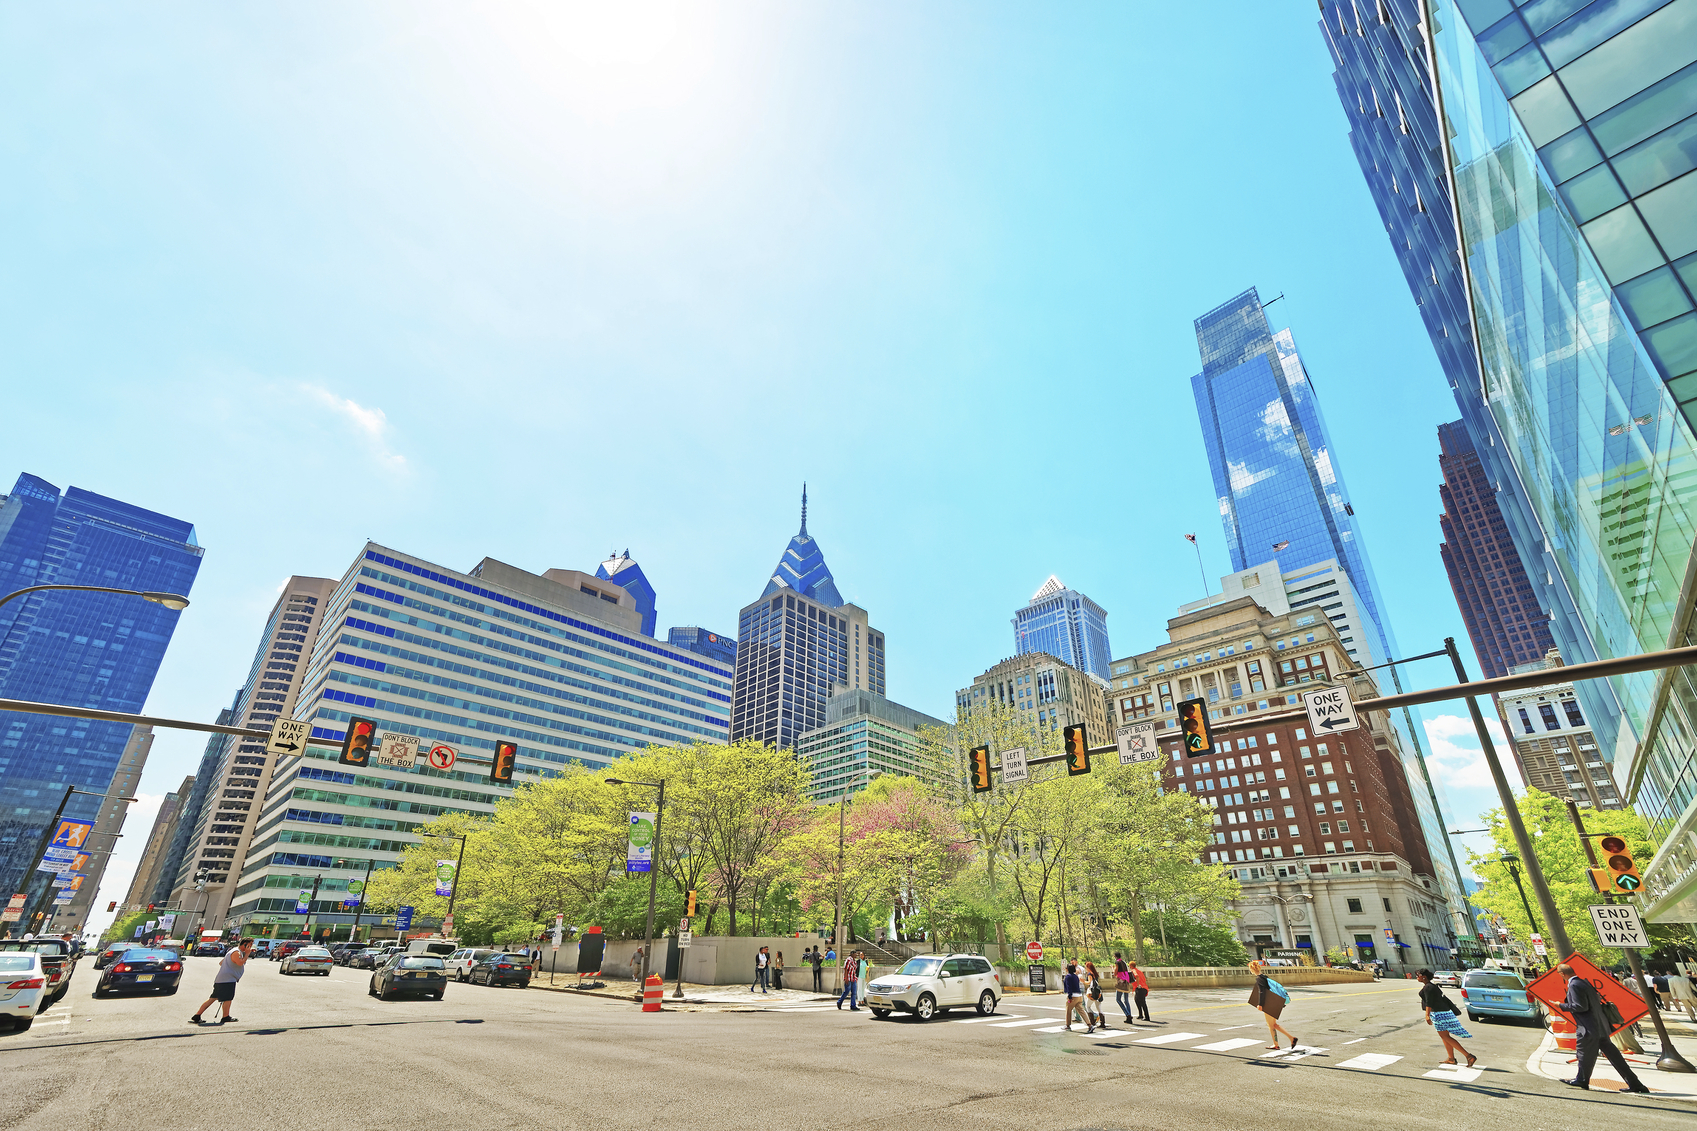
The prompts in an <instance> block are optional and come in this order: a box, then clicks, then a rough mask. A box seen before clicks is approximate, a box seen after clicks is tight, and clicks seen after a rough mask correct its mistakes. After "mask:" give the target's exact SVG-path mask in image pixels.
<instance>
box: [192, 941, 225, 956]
mask: <svg viewBox="0 0 1697 1131" xmlns="http://www.w3.org/2000/svg"><path fill="white" fill-rule="evenodd" d="M189 953H190V954H192V955H194V956H195V957H196V958H222V957H224V944H223V943H215V942H203V943H198V944H196V946H195V948H194V949H193V950H191V951H189Z"/></svg>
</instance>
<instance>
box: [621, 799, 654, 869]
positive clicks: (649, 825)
mask: <svg viewBox="0 0 1697 1131" xmlns="http://www.w3.org/2000/svg"><path fill="white" fill-rule="evenodd" d="M653 867H654V814H652V813H632V814H631V815H630V844H629V846H628V847H627V848H626V849H625V871H626V872H647V871H651V870H652V869H653Z"/></svg>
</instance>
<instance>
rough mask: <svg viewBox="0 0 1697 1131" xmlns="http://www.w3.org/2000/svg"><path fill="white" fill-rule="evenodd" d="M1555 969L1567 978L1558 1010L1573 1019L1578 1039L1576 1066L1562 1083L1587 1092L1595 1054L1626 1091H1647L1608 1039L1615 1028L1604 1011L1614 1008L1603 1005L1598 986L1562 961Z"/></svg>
mask: <svg viewBox="0 0 1697 1131" xmlns="http://www.w3.org/2000/svg"><path fill="white" fill-rule="evenodd" d="M1556 969H1557V970H1559V971H1560V972H1561V976H1562V977H1564V978H1566V979H1567V1000H1566V1001H1564V1002H1562V1003H1561V1006H1560V1008H1561V1009H1562V1010H1564V1011H1565V1012H1566V1013H1567V1014H1568V1016H1570V1017H1572V1018H1573V1025H1574V1028H1575V1029H1576V1030H1577V1032H1578V1038H1579V1042H1578V1051H1579V1067H1578V1069H1577V1071H1576V1072H1575V1073H1574V1077H1573V1079H1571V1080H1563V1081H1562V1083H1563V1084H1566V1085H1568V1086H1569V1087H1573V1088H1583V1089H1585V1090H1587V1091H1589V1090H1590V1088H1591V1069H1592V1068H1593V1067H1594V1066H1595V1065H1596V1063H1597V1054H1598V1053H1599V1052H1600V1053H1602V1054H1603V1055H1604V1056H1606V1057H1608V1060H1609V1064H1610V1065H1611V1066H1612V1067H1613V1068H1614V1070H1615V1071H1616V1072H1618V1073H1619V1074H1620V1078H1621V1080H1622V1081H1624V1082H1625V1084H1626V1090H1627V1091H1629V1092H1648V1091H1649V1090H1650V1089H1648V1088H1646V1087H1645V1086H1644V1082H1643V1081H1642V1080H1640V1079H1638V1074H1637V1073H1635V1072H1633V1071H1632V1066H1631V1065H1630V1064H1628V1063H1626V1058H1625V1057H1624V1056H1622V1055H1621V1053H1620V1050H1619V1049H1617V1048H1615V1046H1614V1042H1613V1041H1611V1040H1609V1033H1610V1032H1612V1031H1613V1029H1614V1026H1613V1025H1611V1024H1610V1023H1609V1022H1610V1018H1609V1016H1608V1012H1607V1011H1608V1010H1610V1009H1615V1007H1614V1006H1613V1005H1611V1004H1609V1003H1607V1002H1605V1001H1604V1000H1603V995H1602V994H1600V993H1598V992H1597V987H1596V986H1593V985H1592V984H1591V983H1590V982H1587V981H1586V980H1585V979H1584V978H1581V977H1579V976H1578V975H1577V974H1575V973H1574V972H1573V967H1571V966H1569V965H1568V964H1567V963H1565V962H1563V963H1562V964H1561V965H1559V966H1557V967H1556ZM1615 1016H1617V1017H1618V1016H1619V1010H1615Z"/></svg>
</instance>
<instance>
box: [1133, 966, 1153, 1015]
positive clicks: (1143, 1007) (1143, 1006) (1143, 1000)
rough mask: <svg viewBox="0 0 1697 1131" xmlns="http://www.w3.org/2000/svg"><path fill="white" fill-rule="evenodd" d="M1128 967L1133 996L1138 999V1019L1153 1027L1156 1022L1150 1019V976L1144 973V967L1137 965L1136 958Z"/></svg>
mask: <svg viewBox="0 0 1697 1131" xmlns="http://www.w3.org/2000/svg"><path fill="white" fill-rule="evenodd" d="M1126 967H1127V968H1128V970H1129V971H1130V973H1131V991H1132V996H1133V997H1135V998H1136V999H1137V1019H1138V1020H1139V1021H1149V1023H1150V1024H1151V1025H1153V1024H1154V1022H1153V1021H1151V1020H1150V1018H1149V976H1148V975H1147V974H1145V973H1144V972H1143V967H1141V966H1139V965H1138V964H1137V959H1135V958H1133V959H1131V960H1130V961H1128V962H1127V963H1126Z"/></svg>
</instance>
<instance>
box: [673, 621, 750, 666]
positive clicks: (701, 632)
mask: <svg viewBox="0 0 1697 1131" xmlns="http://www.w3.org/2000/svg"><path fill="white" fill-rule="evenodd" d="M666 643H668V644H670V645H672V646H673V647H675V648H688V649H689V650H690V651H691V652H695V653H697V654H699V655H702V656H706V657H707V658H708V659H711V660H718V661H720V662H721V663H726V664H735V663H736V662H737V642H736V641H735V640H732V639H731V638H730V637H728V636H723V635H721V634H719V633H717V632H708V631H707V630H706V629H705V628H697V627H695V626H694V625H690V626H688V627H684V628H673V629H669V630H668V631H667V633H666Z"/></svg>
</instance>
